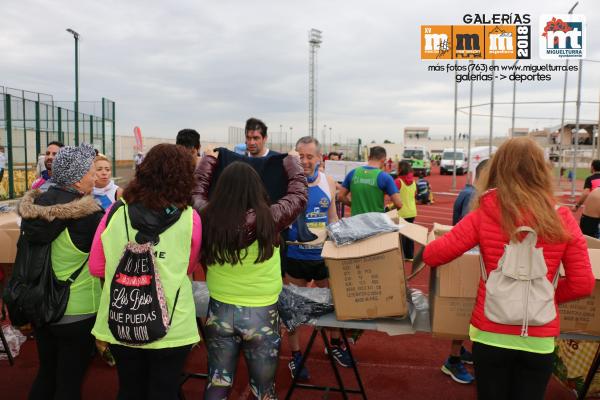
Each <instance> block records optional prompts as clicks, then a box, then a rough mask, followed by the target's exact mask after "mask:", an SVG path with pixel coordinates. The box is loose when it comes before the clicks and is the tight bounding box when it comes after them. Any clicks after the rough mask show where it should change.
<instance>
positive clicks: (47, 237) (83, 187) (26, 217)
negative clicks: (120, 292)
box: [15, 144, 104, 400]
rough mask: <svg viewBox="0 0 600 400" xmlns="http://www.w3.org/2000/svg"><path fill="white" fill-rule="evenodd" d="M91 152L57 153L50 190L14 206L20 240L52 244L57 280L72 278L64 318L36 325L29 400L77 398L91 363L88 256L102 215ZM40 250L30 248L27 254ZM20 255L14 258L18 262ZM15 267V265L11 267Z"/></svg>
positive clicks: (94, 285) (92, 293) (93, 297)
mask: <svg viewBox="0 0 600 400" xmlns="http://www.w3.org/2000/svg"><path fill="white" fill-rule="evenodd" d="M95 155H96V153H95V152H94V148H93V147H92V146H90V145H87V144H82V145H81V146H79V147H71V146H66V147H63V148H61V149H60V151H59V152H58V154H57V155H56V158H54V161H53V162H52V180H51V183H52V186H51V187H50V188H49V189H48V191H46V192H44V193H42V192H41V191H39V190H33V191H31V192H28V193H27V194H26V195H25V197H24V198H23V200H22V201H21V203H20V204H19V213H20V215H21V217H22V218H23V220H22V222H21V240H28V241H31V242H35V243H51V248H50V259H51V261H50V262H51V264H52V270H53V271H54V274H55V275H56V277H57V278H58V279H59V280H61V281H65V280H67V279H68V278H72V279H73V278H74V281H73V283H72V284H71V286H70V288H69V301H68V303H67V308H66V310H65V312H64V315H63V317H62V318H61V319H60V320H58V321H56V322H54V323H51V324H47V325H45V326H35V327H34V333H35V339H36V342H37V352H38V356H39V369H38V373H37V377H36V379H35V381H34V382H33V384H32V385H31V391H30V393H29V399H33V400H36V399H79V398H81V383H82V381H83V377H84V376H85V372H86V371H87V367H88V365H89V363H90V361H91V357H90V355H91V354H92V351H93V348H94V338H93V336H92V335H91V334H90V331H91V329H92V326H93V325H94V319H95V317H96V312H97V311H98V302H99V299H100V291H101V289H100V280H99V279H97V278H95V277H93V276H90V273H89V271H88V269H87V262H88V254H89V252H90V247H91V246H92V239H93V236H94V231H95V230H96V227H97V226H98V223H99V222H100V219H102V215H103V214H104V213H103V211H102V209H101V208H100V206H99V205H98V204H97V203H96V202H95V201H94V198H93V197H92V196H90V194H91V193H92V189H93V188H94V181H95V177H96V173H95V169H94V163H93V162H94V156H95ZM37 249H39V246H37V247H35V246H32V247H29V250H30V251H31V252H32V254H30V255H29V256H30V257H31V259H36V255H35V254H33V252H35V251H37V252H39V251H40V250H37ZM20 259H21V257H19V256H17V262H18V260H20ZM15 268H19V266H15Z"/></svg>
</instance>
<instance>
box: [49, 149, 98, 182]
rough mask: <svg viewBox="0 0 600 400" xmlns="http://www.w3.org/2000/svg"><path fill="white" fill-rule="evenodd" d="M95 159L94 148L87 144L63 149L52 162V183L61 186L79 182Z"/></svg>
mask: <svg viewBox="0 0 600 400" xmlns="http://www.w3.org/2000/svg"><path fill="white" fill-rule="evenodd" d="M95 157H96V152H95V151H94V147H93V146H91V145H89V144H86V143H82V144H81V145H80V146H78V147H73V146H65V147H63V148H61V149H60V150H59V151H58V154H56V157H55V158H54V161H53V162H52V178H51V182H53V183H55V184H57V185H59V186H69V185H72V184H74V183H75V182H79V181H80V180H81V178H83V177H84V176H85V174H87V173H88V171H89V170H90V168H91V166H92V163H93V162H94V158H95Z"/></svg>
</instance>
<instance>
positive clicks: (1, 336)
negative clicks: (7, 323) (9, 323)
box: [0, 324, 15, 367]
mask: <svg viewBox="0 0 600 400" xmlns="http://www.w3.org/2000/svg"><path fill="white" fill-rule="evenodd" d="M0 340H2V346H4V353H6V355H7V357H8V363H9V364H10V366H11V367H12V366H13V365H14V363H15V361H14V360H13V356H12V353H11V351H10V348H9V347H8V343H7V342H6V336H4V330H3V329H2V324H0Z"/></svg>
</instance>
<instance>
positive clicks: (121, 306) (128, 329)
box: [108, 207, 179, 345]
mask: <svg viewBox="0 0 600 400" xmlns="http://www.w3.org/2000/svg"><path fill="white" fill-rule="evenodd" d="M123 216H124V218H125V230H126V232H127V244H126V245H125V250H124V252H123V255H122V256H121V259H120V260H119V264H118V265H117V268H116V270H115V274H114V276H113V278H112V281H111V283H110V295H109V309H108V327H109V329H110V331H111V333H112V334H113V336H114V338H115V339H116V340H118V341H119V342H121V343H124V344H129V345H144V344H148V343H152V342H154V341H156V340H159V339H161V338H163V337H164V336H165V335H166V334H167V332H168V330H169V327H170V325H171V322H172V320H173V314H174V313H175V306H177V299H178V298H179V290H177V294H176V295H175V302H174V304H173V311H172V313H171V318H169V313H168V310H167V302H166V299H165V295H164V292H163V289H162V285H161V282H160V276H159V273H158V269H157V267H156V262H155V259H154V248H153V245H152V243H151V242H148V243H144V244H138V243H136V242H135V241H133V242H132V241H131V240H130V238H129V227H128V225H129V223H128V218H127V208H126V207H123Z"/></svg>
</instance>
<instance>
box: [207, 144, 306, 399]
mask: <svg viewBox="0 0 600 400" xmlns="http://www.w3.org/2000/svg"><path fill="white" fill-rule="evenodd" d="M216 165H217V160H216V159H215V158H214V157H211V156H207V157H204V158H203V160H202V162H201V163H200V166H199V167H198V169H197V171H196V182H202V184H201V185H200V187H198V186H197V187H196V189H197V193H198V192H199V193H200V194H199V196H200V197H202V202H206V200H207V196H206V195H207V193H208V189H209V188H208V186H209V185H210V182H211V179H212V175H213V173H214V171H215V169H216V168H215V167H216ZM283 167H284V169H285V171H286V175H287V178H288V186H287V193H286V195H285V196H284V197H283V198H282V199H280V200H279V201H278V202H276V203H275V204H272V205H270V206H269V198H268V195H267V192H266V190H265V188H264V186H263V183H262V181H261V179H260V177H259V176H258V174H257V173H256V172H255V171H254V169H252V167H250V166H249V165H248V164H245V163H242V162H234V163H233V164H230V165H229V166H227V167H226V168H225V169H224V170H223V172H222V173H221V175H220V177H219V179H218V181H217V183H216V185H215V187H214V189H212V190H211V197H210V202H209V203H208V205H207V206H206V207H205V208H203V209H202V211H201V216H202V221H203V222H202V225H203V226H202V236H203V246H202V253H201V259H202V265H204V266H206V267H207V269H208V271H207V277H206V283H207V286H208V290H209V292H210V303H209V311H208V317H207V320H206V342H207V348H208V370H209V371H208V374H209V377H208V381H207V386H206V391H205V394H204V398H205V399H207V400H214V399H226V398H227V396H228V394H229V390H230V389H231V387H232V385H233V380H234V374H235V370H236V366H237V363H238V358H239V352H240V350H243V352H244V357H245V358H246V364H247V365H248V375H249V377H250V388H251V390H252V392H253V394H254V396H256V398H257V399H260V400H267V399H276V398H277V395H276V393H275V386H274V379H275V372H276V370H277V362H278V356H279V347H280V342H281V337H280V335H279V314H278V312H277V300H278V298H279V293H280V292H281V287H282V282H281V266H280V258H279V233H280V231H281V230H283V229H285V228H286V227H287V226H289V225H290V224H291V223H292V222H294V220H295V219H296V218H297V217H298V215H299V214H300V212H302V210H304V208H305V207H306V201H307V191H306V190H307V189H306V185H307V184H306V178H305V177H304V174H303V170H302V167H301V166H300V162H299V160H298V158H297V157H294V156H287V157H286V158H285V159H284V160H283Z"/></svg>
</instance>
